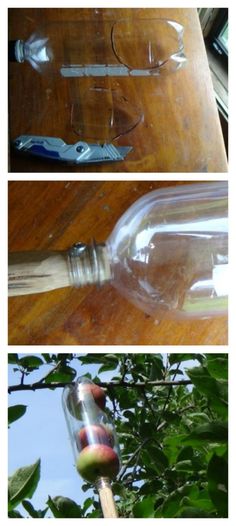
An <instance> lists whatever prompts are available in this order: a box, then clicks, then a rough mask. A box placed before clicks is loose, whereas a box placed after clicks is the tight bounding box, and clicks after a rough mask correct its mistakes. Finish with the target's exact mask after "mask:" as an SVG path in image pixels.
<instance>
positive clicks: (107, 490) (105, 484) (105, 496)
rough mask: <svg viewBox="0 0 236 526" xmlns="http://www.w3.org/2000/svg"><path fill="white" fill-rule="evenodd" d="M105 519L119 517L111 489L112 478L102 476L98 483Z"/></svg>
mask: <svg viewBox="0 0 236 526" xmlns="http://www.w3.org/2000/svg"><path fill="white" fill-rule="evenodd" d="M96 487H97V490H98V493H99V498H100V503H101V507H102V512H103V517H104V519H111V518H118V513H117V509H116V503H115V500H114V496H113V493H112V489H111V483H110V480H109V479H108V478H106V477H101V478H100V479H99V480H98V481H97V484H96Z"/></svg>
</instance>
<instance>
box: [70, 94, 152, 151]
mask: <svg viewBox="0 0 236 526" xmlns="http://www.w3.org/2000/svg"><path fill="white" fill-rule="evenodd" d="M96 109H97V111H98V112H99V113H98V114H99V119H97V118H96V115H97V112H96ZM101 109H102V111H101ZM142 120H143V112H142V110H141V106H140V105H139V107H137V106H135V105H134V102H133V101H132V100H130V99H128V98H127V97H126V96H125V95H123V93H122V92H121V91H119V90H115V89H106V88H102V87H101V88H99V87H94V88H90V89H88V90H86V91H84V93H82V95H81V103H79V102H78V103H76V102H75V103H73V104H72V112H71V126H72V129H73V130H74V131H75V133H76V134H77V135H79V137H83V139H93V140H96V141H100V142H107V141H112V140H114V139H116V138H118V137H120V136H121V135H125V134H126V133H128V132H130V131H131V130H133V129H134V128H135V127H136V126H137V125H138V124H139V123H140V122H141V121H142Z"/></svg>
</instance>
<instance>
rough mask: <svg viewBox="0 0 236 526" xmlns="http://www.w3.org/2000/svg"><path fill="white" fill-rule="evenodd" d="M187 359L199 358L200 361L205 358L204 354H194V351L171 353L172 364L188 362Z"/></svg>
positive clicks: (170, 360)
mask: <svg viewBox="0 0 236 526" xmlns="http://www.w3.org/2000/svg"><path fill="white" fill-rule="evenodd" d="M187 360H198V361H199V362H200V363H201V362H202V360H203V356H202V354H193V353H191V354H190V353H182V354H181V353H174V354H170V355H169V362H170V365H173V364H174V363H179V362H186V361H187Z"/></svg>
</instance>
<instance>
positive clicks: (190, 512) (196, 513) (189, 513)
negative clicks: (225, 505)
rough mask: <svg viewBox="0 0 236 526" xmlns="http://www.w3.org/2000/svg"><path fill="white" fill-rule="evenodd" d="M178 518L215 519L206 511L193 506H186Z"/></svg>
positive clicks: (178, 514) (177, 515) (179, 512)
mask: <svg viewBox="0 0 236 526" xmlns="http://www.w3.org/2000/svg"><path fill="white" fill-rule="evenodd" d="M175 517H176V518H180V517H182V518H183V519H191V518H192V519H198V518H199V519H209V518H210V517H213V516H212V515H211V514H210V513H209V512H207V511H206V510H204V509H201V508H198V507H197V508H196V507H193V506H186V507H183V508H181V509H180V510H179V511H178V513H176V515H175Z"/></svg>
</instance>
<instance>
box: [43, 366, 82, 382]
mask: <svg viewBox="0 0 236 526" xmlns="http://www.w3.org/2000/svg"><path fill="white" fill-rule="evenodd" d="M76 374H77V373H76V370H75V369H73V368H72V367H69V365H60V366H59V367H58V368H57V369H55V370H54V371H52V372H51V373H50V374H49V375H48V376H47V377H46V378H45V383H47V384H50V383H52V384H53V383H54V382H65V383H70V382H72V381H73V380H74V378H75V376H76Z"/></svg>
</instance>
